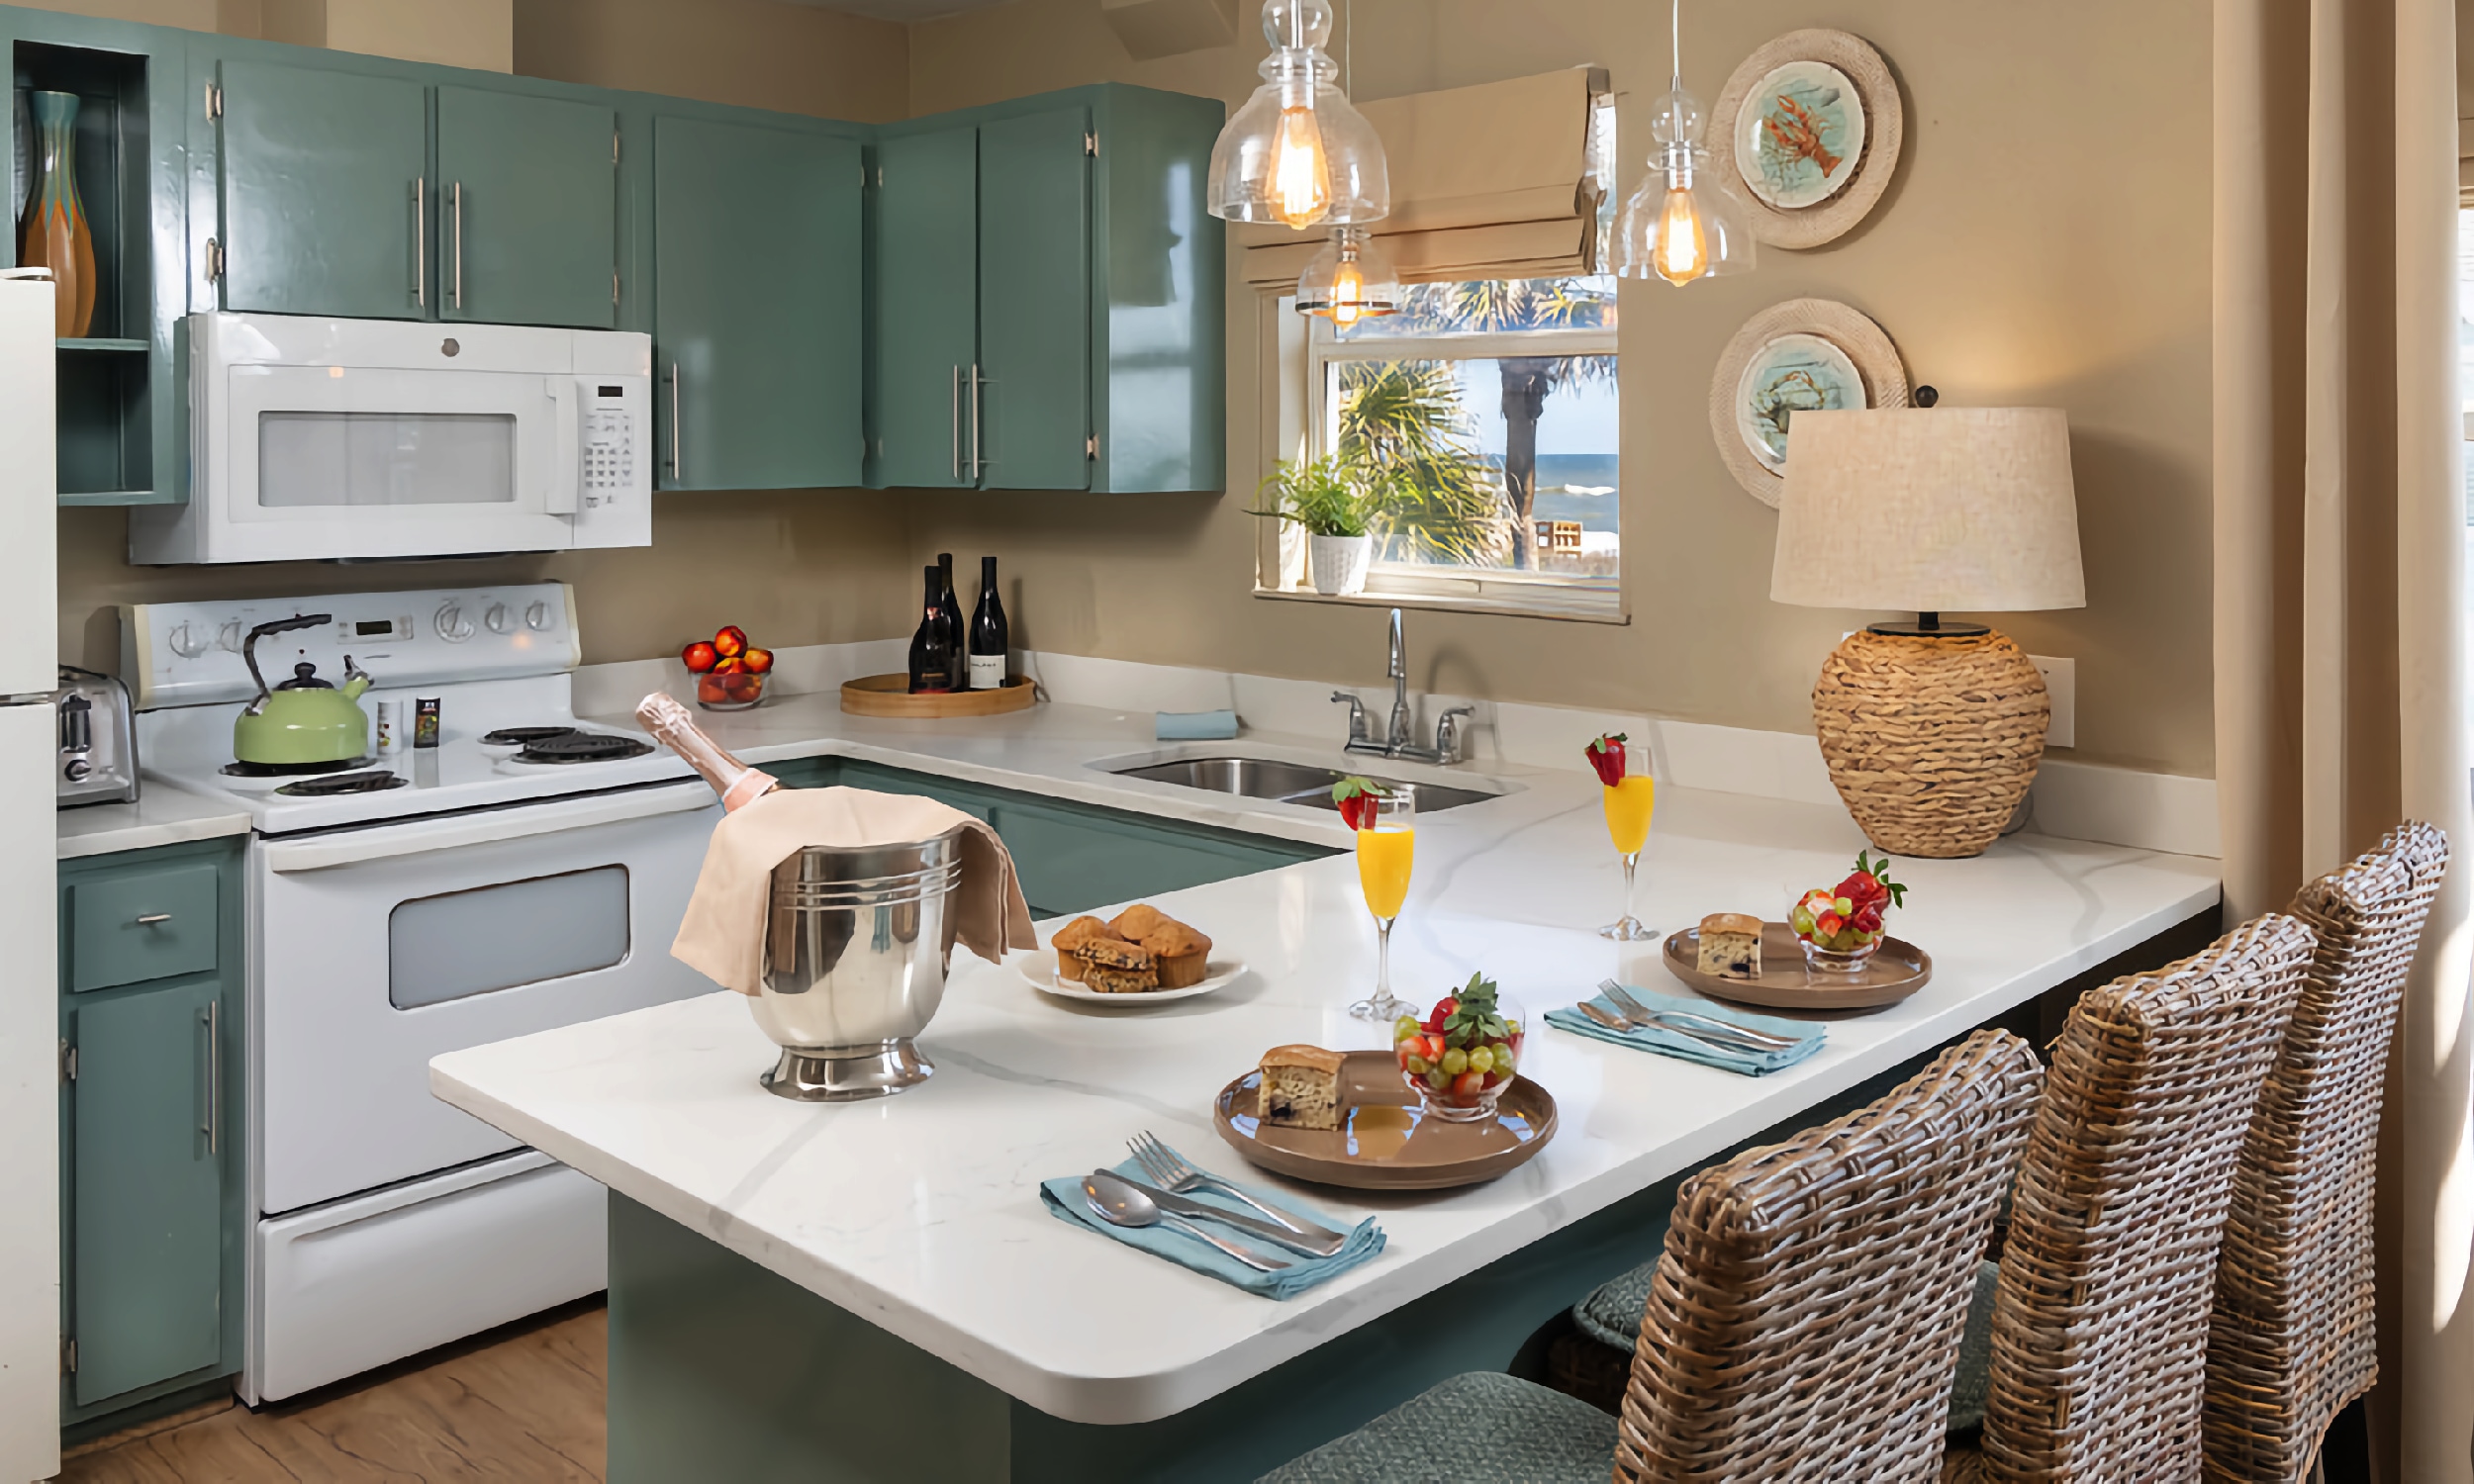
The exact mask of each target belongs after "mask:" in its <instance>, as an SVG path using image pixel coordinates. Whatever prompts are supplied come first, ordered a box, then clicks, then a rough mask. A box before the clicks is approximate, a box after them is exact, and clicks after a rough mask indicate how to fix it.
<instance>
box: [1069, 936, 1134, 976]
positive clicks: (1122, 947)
mask: <svg viewBox="0 0 2474 1484" xmlns="http://www.w3.org/2000/svg"><path fill="white" fill-rule="evenodd" d="M1074 952H1075V954H1076V955H1077V956H1078V957H1079V958H1081V959H1082V961H1083V965H1084V972H1085V973H1086V974H1089V972H1090V971H1091V970H1094V969H1129V970H1130V969H1139V970H1143V971H1146V972H1148V971H1149V970H1150V968H1151V950H1150V949H1147V948H1145V947H1143V946H1142V945H1141V944H1139V943H1127V942H1125V941H1124V940H1123V939H1121V938H1093V939H1089V940H1087V941H1085V942H1084V943H1083V944H1081V945H1080V946H1078V947H1077V948H1076V949H1075V950H1074Z"/></svg>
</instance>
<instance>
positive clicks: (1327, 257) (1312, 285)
mask: <svg viewBox="0 0 2474 1484" xmlns="http://www.w3.org/2000/svg"><path fill="white" fill-rule="evenodd" d="M1399 309H1400V282H1399V275H1398V274H1397V273H1395V272H1393V271H1392V267H1391V257H1390V255H1389V254H1388V253H1385V252H1384V251H1383V250H1382V248H1381V247H1380V246H1379V245H1377V243H1376V241H1375V239H1374V237H1373V236H1371V235H1369V234H1368V232H1367V231H1366V229H1365V228H1363V227H1335V228H1333V229H1332V233H1331V240H1330V241H1328V242H1325V243H1324V244H1323V250H1322V251H1320V252H1318V253H1316V254H1314V260H1313V261H1312V262H1309V263H1307V264H1306V265H1305V271H1304V272H1303V273H1300V274H1298V275H1297V313H1298V314H1301V315H1321V316H1322V317H1323V318H1325V319H1327V320H1329V321H1331V322H1332V323H1333V324H1334V325H1338V326H1340V327H1341V328H1342V329H1347V328H1348V327H1349V326H1351V325H1355V324H1357V323H1358V321H1360V320H1363V319H1366V318H1368V317H1369V316H1374V315H1389V314H1396V313H1398V311H1399Z"/></svg>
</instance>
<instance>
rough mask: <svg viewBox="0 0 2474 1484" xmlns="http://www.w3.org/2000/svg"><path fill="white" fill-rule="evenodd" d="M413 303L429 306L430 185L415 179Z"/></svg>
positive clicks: (419, 178)
mask: <svg viewBox="0 0 2474 1484" xmlns="http://www.w3.org/2000/svg"><path fill="white" fill-rule="evenodd" d="M413 303H415V304H418V305H421V306H422V307H424V308H428V304H429V183H428V180H427V179H426V178H423V177H420V176H415V177H414V179H413Z"/></svg>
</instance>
